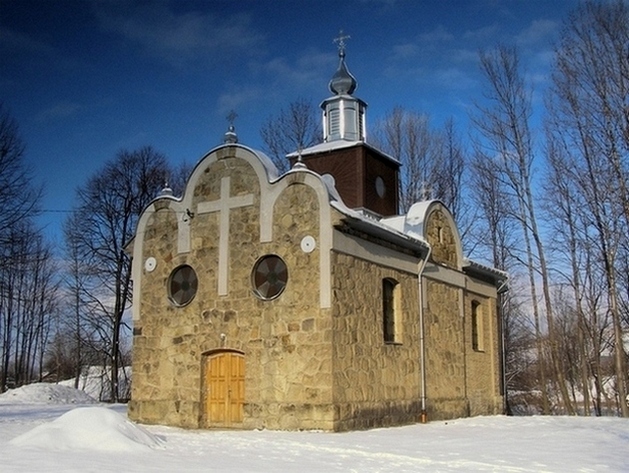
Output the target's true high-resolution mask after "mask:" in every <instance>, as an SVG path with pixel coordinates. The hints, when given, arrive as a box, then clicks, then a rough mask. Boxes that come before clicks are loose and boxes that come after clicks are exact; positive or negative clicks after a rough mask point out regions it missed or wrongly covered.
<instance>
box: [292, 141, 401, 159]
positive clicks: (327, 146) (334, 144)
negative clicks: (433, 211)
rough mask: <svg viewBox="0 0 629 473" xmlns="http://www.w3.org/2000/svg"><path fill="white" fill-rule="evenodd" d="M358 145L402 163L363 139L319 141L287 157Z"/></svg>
mask: <svg viewBox="0 0 629 473" xmlns="http://www.w3.org/2000/svg"><path fill="white" fill-rule="evenodd" d="M358 145H362V146H365V147H367V148H369V149H371V150H373V151H377V152H378V153H380V154H381V155H383V156H384V157H385V158H387V159H389V160H390V161H393V162H394V163H396V164H400V162H399V161H398V160H397V159H395V158H394V157H393V156H391V155H389V154H386V153H384V152H383V151H381V150H379V149H377V148H376V147H374V146H372V145H370V144H369V143H367V142H366V141H362V140H358V141H348V140H334V141H328V142H326V143H319V144H318V145H314V146H311V147H310V148H305V149H302V150H300V151H293V152H292V153H290V154H288V155H287V157H288V158H296V157H298V156H299V155H300V154H301V155H302V156H308V155H310V154H318V153H327V152H329V151H334V150H337V149H345V148H351V147H353V146H358Z"/></svg>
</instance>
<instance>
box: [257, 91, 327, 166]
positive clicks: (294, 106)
mask: <svg viewBox="0 0 629 473" xmlns="http://www.w3.org/2000/svg"><path fill="white" fill-rule="evenodd" d="M260 135H261V136H262V141H264V145H265V150H264V151H265V152H267V153H268V154H269V157H270V158H271V160H273V162H274V163H275V165H276V166H277V169H278V170H279V171H280V172H285V171H288V167H289V166H288V164H289V163H288V159H287V158H286V155H287V154H289V153H292V152H293V151H299V150H301V149H304V148H308V147H309V146H313V145H315V144H317V143H319V142H321V140H322V136H323V131H322V129H321V119H320V113H319V111H318V109H317V108H316V107H315V106H314V105H313V104H312V103H311V102H310V101H308V100H306V99H304V98H299V99H297V100H296V101H294V102H291V103H290V104H289V105H288V107H287V108H284V109H282V110H280V112H279V113H278V114H277V115H274V116H271V117H269V118H268V119H267V120H266V122H265V123H264V124H263V125H262V128H261V129H260Z"/></svg>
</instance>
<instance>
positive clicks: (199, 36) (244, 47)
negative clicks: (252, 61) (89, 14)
mask: <svg viewBox="0 0 629 473" xmlns="http://www.w3.org/2000/svg"><path fill="white" fill-rule="evenodd" d="M171 5H172V4H171V3H170V2H167V1H160V2H151V3H150V4H138V3H135V2H122V3H120V2H113V3H111V2H108V3H101V2H97V3H95V11H96V16H97V18H98V19H99V21H100V23H101V26H102V27H103V28H104V29H105V30H107V31H111V32H113V33H116V34H118V35H120V36H122V37H123V38H125V39H126V40H128V41H130V42H133V43H135V44H137V45H138V46H140V47H141V48H142V49H143V50H144V51H145V52H146V53H147V54H150V55H152V56H155V57H159V58H161V59H164V60H167V61H168V62H171V63H173V64H183V63H188V62H190V61H192V60H195V59H198V58H199V57H210V58H212V59H213V60H227V59H229V57H230V55H232V54H243V53H248V54H253V53H255V52H256V51H259V50H260V47H261V45H262V44H263V37H262V35H260V34H259V33H257V32H256V31H255V29H254V28H253V26H252V21H251V18H250V17H249V16H248V15H238V14H236V15H232V16H219V15H216V14H212V13H200V12H196V11H190V12H175V11H174V9H173V8H171Z"/></svg>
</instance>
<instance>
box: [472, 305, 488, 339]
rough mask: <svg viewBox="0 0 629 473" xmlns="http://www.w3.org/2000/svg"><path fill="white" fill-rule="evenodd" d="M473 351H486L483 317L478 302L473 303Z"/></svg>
mask: <svg viewBox="0 0 629 473" xmlns="http://www.w3.org/2000/svg"><path fill="white" fill-rule="evenodd" d="M472 350H474V351H485V346H484V344H483V315H482V312H481V309H480V303H479V302H478V301H473V302H472Z"/></svg>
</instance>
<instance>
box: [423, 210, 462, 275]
mask: <svg viewBox="0 0 629 473" xmlns="http://www.w3.org/2000/svg"><path fill="white" fill-rule="evenodd" d="M425 236H426V240H427V241H428V243H429V244H430V246H431V247H432V254H431V258H432V260H433V261H434V262H436V263H439V264H443V265H445V266H448V267H450V268H455V269H456V268H460V265H461V262H460V261H459V255H458V249H457V246H458V241H457V239H458V237H457V233H456V230H455V229H453V228H452V226H451V224H450V221H449V219H448V218H446V215H445V213H444V212H443V211H442V210H441V209H439V208H437V209H436V210H433V211H432V212H431V213H430V215H429V216H428V221H427V222H426V228H425Z"/></svg>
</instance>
